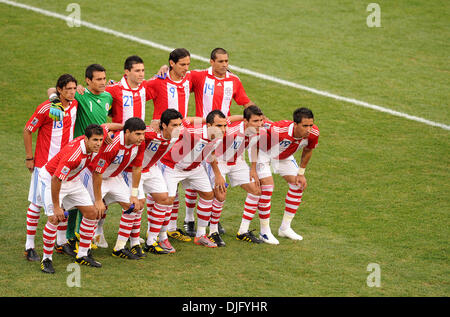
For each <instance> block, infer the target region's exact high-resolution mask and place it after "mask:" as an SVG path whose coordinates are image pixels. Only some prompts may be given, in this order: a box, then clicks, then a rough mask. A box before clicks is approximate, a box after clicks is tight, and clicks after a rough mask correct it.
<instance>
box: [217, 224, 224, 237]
mask: <svg viewBox="0 0 450 317" xmlns="http://www.w3.org/2000/svg"><path fill="white" fill-rule="evenodd" d="M217 227H218V229H219V234H221V235H222V234H225V232H226V231H225V228H224V227H222V225H221V224H220V222H219V223H217Z"/></svg>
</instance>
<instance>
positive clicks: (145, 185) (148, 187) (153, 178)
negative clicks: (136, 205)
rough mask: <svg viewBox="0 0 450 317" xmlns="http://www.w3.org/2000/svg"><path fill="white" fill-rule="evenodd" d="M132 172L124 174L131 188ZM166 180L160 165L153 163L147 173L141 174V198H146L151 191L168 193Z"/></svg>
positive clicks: (139, 196)
mask: <svg viewBox="0 0 450 317" xmlns="http://www.w3.org/2000/svg"><path fill="white" fill-rule="evenodd" d="M131 175H132V173H131V172H126V173H125V174H124V175H123V176H124V179H125V182H126V183H127V185H128V187H130V190H131ZM167 192H168V191H167V185H166V180H165V179H164V177H163V175H162V172H161V169H160V168H159V167H158V165H156V164H155V165H153V166H152V167H151V168H150V170H149V171H148V172H146V173H142V174H141V181H140V182H139V195H138V198H139V199H144V198H145V195H146V194H148V193H150V194H152V193H167Z"/></svg>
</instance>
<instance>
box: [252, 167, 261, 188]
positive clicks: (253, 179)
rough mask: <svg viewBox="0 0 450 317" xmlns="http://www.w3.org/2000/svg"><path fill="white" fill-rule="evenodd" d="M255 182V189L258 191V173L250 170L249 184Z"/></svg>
mask: <svg viewBox="0 0 450 317" xmlns="http://www.w3.org/2000/svg"><path fill="white" fill-rule="evenodd" d="M252 181H253V182H255V184H256V187H257V188H258V189H259V188H260V184H259V177H258V173H257V172H256V170H255V169H253V168H252V169H250V183H251V182H252Z"/></svg>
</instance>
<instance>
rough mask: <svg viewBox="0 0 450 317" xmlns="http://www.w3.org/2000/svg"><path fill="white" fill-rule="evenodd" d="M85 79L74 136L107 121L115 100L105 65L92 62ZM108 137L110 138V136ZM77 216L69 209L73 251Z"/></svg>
mask: <svg viewBox="0 0 450 317" xmlns="http://www.w3.org/2000/svg"><path fill="white" fill-rule="evenodd" d="M85 81H86V84H87V88H85V89H84V93H83V94H80V93H78V92H77V93H76V94H75V99H76V100H77V101H78V104H79V108H78V113H77V120H76V121H75V131H74V137H78V136H80V135H83V134H84V131H85V129H86V127H87V126H88V125H90V124H98V125H101V124H104V123H106V121H107V118H108V112H109V110H110V109H111V104H112V102H113V99H112V96H111V94H110V93H109V92H106V91H105V88H106V70H105V68H104V67H103V66H101V65H99V64H91V65H89V66H88V67H86V71H85ZM53 93H55V90H54V88H50V89H49V90H48V94H49V96H50V99H51V97H52V94H53ZM54 110H55V109H54ZM55 112H56V110H55ZM106 139H108V137H107V138H106ZM77 217H79V223H81V214H80V213H79V212H78V211H77V210H70V211H69V218H68V226H67V232H66V237H67V239H68V240H69V241H68V246H69V247H70V248H71V249H72V250H73V251H75V249H76V235H75V229H76V224H77ZM97 242H98V243H99V244H100V245H103V246H104V245H105V244H106V241H97Z"/></svg>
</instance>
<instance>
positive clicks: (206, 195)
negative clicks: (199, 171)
mask: <svg viewBox="0 0 450 317" xmlns="http://www.w3.org/2000/svg"><path fill="white" fill-rule="evenodd" d="M199 195H200V197H201V198H203V199H205V200H212V199H214V192H212V191H211V192H199Z"/></svg>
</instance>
